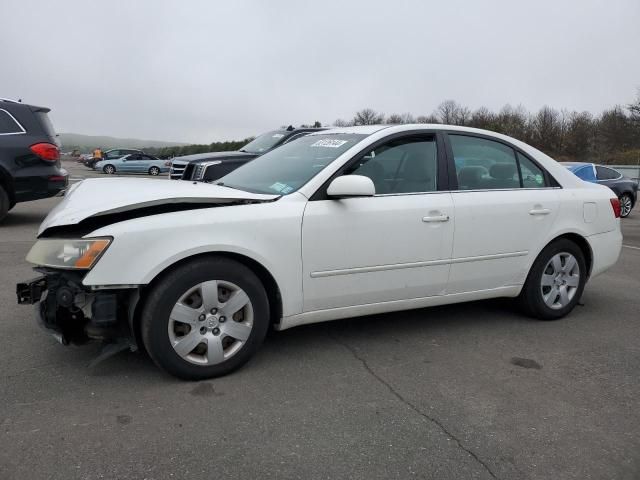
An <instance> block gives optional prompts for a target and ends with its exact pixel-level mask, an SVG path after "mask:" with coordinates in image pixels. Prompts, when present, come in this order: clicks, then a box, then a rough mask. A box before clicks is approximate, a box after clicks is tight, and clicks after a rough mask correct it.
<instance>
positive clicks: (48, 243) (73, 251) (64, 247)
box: [27, 238, 112, 270]
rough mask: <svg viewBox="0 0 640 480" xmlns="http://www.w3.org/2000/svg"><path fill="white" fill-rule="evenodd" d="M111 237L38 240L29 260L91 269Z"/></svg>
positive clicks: (29, 254)
mask: <svg viewBox="0 0 640 480" xmlns="http://www.w3.org/2000/svg"><path fill="white" fill-rule="evenodd" d="M111 240H112V239H111V238H90V239H86V240H85V239H78V240H76V239H64V238H52V239H49V238H46V239H43V240H38V241H37V242H36V244H35V245H34V246H33V247H31V250H30V251H29V253H28V255H27V262H29V263H33V264H35V265H40V266H43V267H53V268H65V269H73V270H89V269H91V268H92V267H93V266H94V265H95V263H96V262H97V261H98V259H99V258H100V256H101V255H102V254H103V253H104V252H105V251H106V250H107V247H108V246H109V244H110V243H111Z"/></svg>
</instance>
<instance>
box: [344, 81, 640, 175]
mask: <svg viewBox="0 0 640 480" xmlns="http://www.w3.org/2000/svg"><path fill="white" fill-rule="evenodd" d="M381 123H386V124H406V123H439V124H447V125H463V126H468V127H475V128H482V129H486V130H492V131H494V132H498V133H504V134H505V135H509V136H511V137H514V138H517V139H519V140H522V141H523V142H525V143H528V144H530V145H532V146H534V147H536V148H538V149H539V150H542V151H543V152H545V153H546V154H548V155H550V156H552V157H554V158H555V159H556V160H559V161H571V160H575V161H586V162H596V163H604V164H634V165H635V164H638V163H640V92H639V94H638V97H637V98H636V100H635V102H633V103H630V104H628V105H625V106H620V105H616V106H614V107H612V108H609V109H607V110H605V111H603V112H602V113H600V114H599V115H593V114H592V113H590V112H586V111H584V112H577V111H568V110H557V109H554V108H551V107H548V106H544V107H542V108H541V109H540V110H539V111H537V112H534V113H532V112H529V111H528V110H526V109H525V108H524V107H522V106H519V107H512V106H510V105H506V106H504V107H503V108H502V109H500V110H499V111H498V112H493V111H491V110H489V109H488V108H486V107H481V108H478V109H477V110H473V111H472V110H471V109H469V108H468V107H466V106H464V105H460V104H459V103H457V102H456V101H454V100H446V101H444V102H442V103H441V104H440V105H439V106H438V107H437V108H436V110H435V111H434V112H433V113H431V114H430V115H421V116H417V117H414V116H413V115H412V114H410V113H404V114H396V113H394V114H390V115H385V114H384V113H381V112H376V111H375V110H373V109H370V108H365V109H363V110H360V111H359V112H356V114H355V115H354V116H353V118H352V119H351V120H346V121H345V120H342V119H338V120H336V121H335V122H334V125H335V126H351V125H377V124H381Z"/></svg>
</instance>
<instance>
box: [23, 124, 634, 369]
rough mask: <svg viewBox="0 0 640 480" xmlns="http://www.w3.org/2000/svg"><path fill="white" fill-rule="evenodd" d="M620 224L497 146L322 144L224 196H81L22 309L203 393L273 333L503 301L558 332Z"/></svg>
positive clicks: (536, 159) (602, 197) (55, 221)
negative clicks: (136, 352)
mask: <svg viewBox="0 0 640 480" xmlns="http://www.w3.org/2000/svg"><path fill="white" fill-rule="evenodd" d="M619 215H620V205H619V202H618V199H617V198H616V197H615V195H614V194H613V192H612V191H611V190H610V189H608V188H606V187H603V186H600V185H597V184H590V183H585V182H583V181H581V180H580V179H579V178H577V177H576V176H575V175H573V174H572V173H571V172H569V171H567V170H566V169H565V168H564V167H562V166H561V165H559V164H558V163H556V162H555V161H554V160H553V159H551V158H550V157H548V156H546V155H545V154H543V153H541V152H539V151H538V150H536V149H534V148H532V147H530V146H528V145H526V144H524V143H522V142H520V141H517V140H515V139H513V138H510V137H507V136H504V135H499V134H496V133H492V132H488V131H484V130H477V129H471V128H463V127H452V126H444V125H403V126H366V127H353V128H342V129H334V130H326V131H323V132H318V133H313V134H311V135H308V136H305V137H302V138H300V139H297V140H295V141H293V142H291V143H288V144H286V145H284V146H282V147H280V148H278V149H275V150H273V151H271V152H269V153H267V154H265V155H263V156H261V157H260V158H258V159H256V160H254V161H253V162H250V163H248V164H246V165H244V166H242V167H240V168H239V169H237V170H235V171H234V172H232V173H230V174H229V175H227V176H225V177H223V178H222V180H221V181H220V182H219V183H217V184H216V185H212V184H204V183H190V182H170V183H165V182H155V181H153V180H145V179H90V180H85V181H83V182H81V183H78V184H75V185H74V186H72V187H71V188H70V189H69V191H68V193H67V195H66V197H65V198H64V200H63V201H62V202H61V203H60V204H58V206H57V207H56V208H55V209H54V210H52V211H51V213H50V214H49V215H48V217H47V218H46V219H45V221H44V222H43V223H42V225H41V227H40V231H39V235H38V241H37V242H36V244H35V245H34V247H33V248H32V249H31V251H30V253H29V255H28V257H27V260H28V261H30V262H31V263H33V264H35V265H36V266H37V270H38V271H40V272H42V274H43V275H42V277H39V278H37V279H35V280H32V281H30V282H26V283H22V284H19V285H18V299H19V302H20V303H33V304H35V305H36V309H37V312H38V316H39V318H40V321H41V323H42V324H43V325H44V326H45V327H46V328H48V329H49V330H51V331H53V332H54V334H55V335H56V337H57V338H58V339H59V340H60V341H61V342H62V343H65V344H66V343H69V342H75V343H82V342H84V341H87V340H89V339H99V340H102V341H104V342H107V343H108V344H109V343H110V344H111V346H110V348H111V351H116V350H118V349H119V348H125V347H127V346H130V347H132V348H135V347H136V346H137V345H140V343H142V344H144V347H145V348H146V350H147V351H148V352H149V354H150V355H151V358H152V359H153V360H154V361H155V362H156V363H157V364H158V365H159V366H160V367H162V368H163V369H165V370H166V371H168V372H170V373H171V374H173V375H176V376H178V377H181V378H185V379H200V378H208V377H214V376H218V375H223V374H226V373H228V372H230V371H232V370H234V369H237V368H238V367H240V366H241V365H242V364H244V363H245V362H246V361H247V360H248V359H249V358H250V357H251V356H252V355H253V354H254V353H255V352H256V350H257V349H258V348H259V346H260V344H261V343H262V341H263V339H264V337H265V334H266V332H267V330H268V328H269V327H270V326H274V327H275V328H276V329H279V330H282V329H286V328H291V327H294V326H296V325H301V324H306V323H313V322H321V321H326V320H337V319H340V318H345V317H355V316H361V315H370V314H377V313H382V312H391V311H397V310H405V309H413V308H422V307H428V306H432V305H443V304H450V303H457V302H467V301H471V300H480V299H487V298H493V297H517V299H518V302H519V304H520V305H521V307H522V309H523V310H524V312H526V313H527V314H529V315H531V316H533V317H536V318H539V319H542V320H552V319H557V318H560V317H563V316H565V315H567V314H568V313H569V312H571V310H572V309H573V308H574V306H575V305H576V303H577V302H578V301H579V299H580V296H581V294H582V291H583V289H584V287H585V284H586V282H587V280H588V279H589V278H591V277H593V276H595V275H598V274H600V273H602V272H603V271H605V270H606V269H608V268H610V267H611V266H612V265H614V263H615V262H616V261H617V259H618V256H619V254H620V249H621V244H622V236H621V232H620V220H619ZM119 346H120V347H119Z"/></svg>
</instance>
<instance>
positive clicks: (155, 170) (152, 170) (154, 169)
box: [149, 167, 160, 177]
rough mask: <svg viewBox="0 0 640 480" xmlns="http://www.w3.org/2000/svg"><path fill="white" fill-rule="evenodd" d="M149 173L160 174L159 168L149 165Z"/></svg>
mask: <svg viewBox="0 0 640 480" xmlns="http://www.w3.org/2000/svg"><path fill="white" fill-rule="evenodd" d="M149 175H153V176H154V177H156V176H158V175H160V169H159V168H158V167H151V168H150V169H149Z"/></svg>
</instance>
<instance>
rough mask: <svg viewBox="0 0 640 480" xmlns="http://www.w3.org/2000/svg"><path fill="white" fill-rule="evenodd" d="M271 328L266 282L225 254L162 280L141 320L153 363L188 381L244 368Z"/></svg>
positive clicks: (145, 342) (150, 298) (196, 263)
mask: <svg viewBox="0 0 640 480" xmlns="http://www.w3.org/2000/svg"><path fill="white" fill-rule="evenodd" d="M268 327H269V300H268V298H267V294H266V291H265V289H264V286H263V285H262V283H261V282H260V280H259V279H258V277H257V276H256V275H255V274H254V273H253V272H252V271H251V270H250V269H249V268H248V267H246V266H245V265H243V264H242V263H239V262H236V261H234V260H230V259H227V258H223V257H210V258H201V259H197V260H193V261H191V262H189V263H187V264H185V265H182V266H180V267H178V268H176V269H175V270H174V271H172V272H170V273H169V274H168V275H166V276H165V277H164V278H162V279H161V280H160V281H159V282H158V283H157V284H156V285H155V286H154V287H153V290H152V291H151V294H150V295H149V297H148V300H147V302H146V304H145V307H144V310H143V313H142V319H141V331H142V339H143V342H144V346H145V348H146V349H147V351H148V352H149V355H150V356H151V358H152V359H153V361H154V362H155V363H156V365H158V366H159V367H160V368H162V369H163V370H165V371H167V372H168V373H170V374H172V375H174V376H176V377H178V378H182V379H184V380H201V379H205V378H212V377H218V376H221V375H226V374H228V373H230V372H232V371H234V370H236V369H238V368H240V367H241V366H242V365H244V364H245V363H246V362H247V361H248V360H249V359H250V358H251V356H253V354H254V353H255V352H256V351H257V350H258V348H259V347H260V345H261V344H262V342H263V340H264V337H265V335H266V333H267V330H268Z"/></svg>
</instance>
